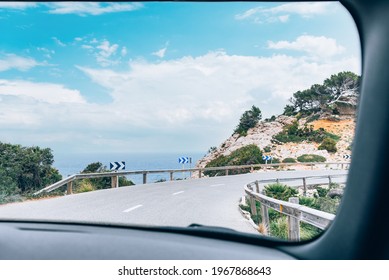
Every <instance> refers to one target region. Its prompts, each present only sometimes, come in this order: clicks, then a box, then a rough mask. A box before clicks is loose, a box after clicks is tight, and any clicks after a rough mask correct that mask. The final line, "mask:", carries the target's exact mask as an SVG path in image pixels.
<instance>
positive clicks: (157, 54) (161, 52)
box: [151, 41, 169, 58]
mask: <svg viewBox="0 0 389 280" xmlns="http://www.w3.org/2000/svg"><path fill="white" fill-rule="evenodd" d="M168 46H169V41H167V42H166V43H165V47H164V48H162V49H160V50H158V51H155V52H153V53H151V54H152V55H155V56H158V57H159V58H164V57H165V54H166V51H167V48H168Z"/></svg>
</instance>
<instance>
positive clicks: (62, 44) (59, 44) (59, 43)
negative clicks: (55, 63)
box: [51, 37, 66, 47]
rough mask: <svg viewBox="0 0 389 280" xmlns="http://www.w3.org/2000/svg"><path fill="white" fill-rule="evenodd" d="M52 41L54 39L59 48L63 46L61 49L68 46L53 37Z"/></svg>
mask: <svg viewBox="0 0 389 280" xmlns="http://www.w3.org/2000/svg"><path fill="white" fill-rule="evenodd" d="M51 39H53V41H54V42H55V43H56V44H57V45H58V46H61V47H66V44H65V43H63V42H61V40H59V39H58V38H57V37H51Z"/></svg>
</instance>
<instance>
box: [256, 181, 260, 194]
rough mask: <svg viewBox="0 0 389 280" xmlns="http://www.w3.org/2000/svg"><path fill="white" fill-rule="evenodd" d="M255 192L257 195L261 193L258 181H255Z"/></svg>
mask: <svg viewBox="0 0 389 280" xmlns="http://www.w3.org/2000/svg"><path fill="white" fill-rule="evenodd" d="M255 190H256V191H257V193H259V182H258V180H257V181H255Z"/></svg>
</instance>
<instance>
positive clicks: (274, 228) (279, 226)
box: [270, 216, 288, 240]
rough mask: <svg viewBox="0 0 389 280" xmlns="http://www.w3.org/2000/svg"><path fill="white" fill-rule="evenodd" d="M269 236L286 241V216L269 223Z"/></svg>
mask: <svg viewBox="0 0 389 280" xmlns="http://www.w3.org/2000/svg"><path fill="white" fill-rule="evenodd" d="M270 236H273V237H277V238H280V239H284V240H288V221H287V217H286V216H283V217H281V218H278V219H277V220H275V221H273V222H270Z"/></svg>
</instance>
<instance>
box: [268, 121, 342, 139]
mask: <svg viewBox="0 0 389 280" xmlns="http://www.w3.org/2000/svg"><path fill="white" fill-rule="evenodd" d="M273 138H274V139H276V140H277V141H280V142H282V143H288V142H294V143H299V142H303V141H310V142H316V143H321V142H323V140H324V139H325V138H330V139H333V140H335V141H338V140H339V139H340V137H339V136H337V135H335V134H332V133H329V132H327V131H326V130H325V129H323V128H319V129H317V130H314V129H313V126H312V125H310V126H307V125H305V126H304V127H303V128H299V125H298V121H294V122H293V123H291V124H289V125H286V126H285V127H284V129H283V131H281V132H280V133H278V134H276V135H275V136H273Z"/></svg>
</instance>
